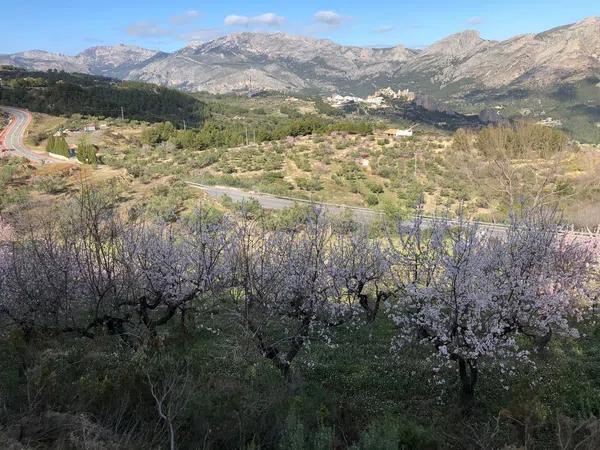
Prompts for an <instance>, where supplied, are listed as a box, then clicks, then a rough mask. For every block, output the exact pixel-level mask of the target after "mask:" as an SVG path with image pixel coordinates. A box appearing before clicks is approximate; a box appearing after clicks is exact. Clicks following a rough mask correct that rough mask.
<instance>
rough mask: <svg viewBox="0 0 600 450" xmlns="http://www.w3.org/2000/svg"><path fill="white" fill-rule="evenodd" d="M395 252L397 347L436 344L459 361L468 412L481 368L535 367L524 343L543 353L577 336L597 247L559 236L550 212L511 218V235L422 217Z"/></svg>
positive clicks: (441, 354) (403, 233)
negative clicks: (558, 339) (552, 342)
mask: <svg viewBox="0 0 600 450" xmlns="http://www.w3.org/2000/svg"><path fill="white" fill-rule="evenodd" d="M397 242H399V243H395V244H394V253H395V258H394V263H395V267H396V272H395V275H396V276H395V282H396V287H397V291H396V292H397V294H396V295H395V296H394V297H395V298H394V301H393V302H390V303H389V306H390V309H389V311H390V316H391V318H392V320H393V321H394V323H395V324H396V326H397V329H398V336H397V342H398V344H400V345H403V344H406V343H408V342H414V341H415V340H417V341H420V342H423V343H428V344H431V345H432V349H433V350H434V353H433V355H434V356H436V357H437V358H439V360H440V361H441V362H442V363H444V362H452V361H454V362H456V365H457V368H458V373H459V377H460V382H461V399H462V400H463V401H464V402H465V404H466V405H468V404H470V403H471V401H472V400H473V397H474V394H475V387H476V384H477V381H478V378H479V375H480V368H481V366H482V365H487V364H491V365H500V366H501V365H502V364H506V363H508V362H509V361H514V360H517V361H519V360H520V361H529V362H530V361H531V359H530V353H529V352H530V350H529V349H528V347H526V346H525V345H523V343H522V342H523V341H522V339H521V338H529V339H531V340H533V341H534V344H537V345H544V344H546V343H547V342H548V340H549V339H550V337H551V336H552V335H553V334H563V335H570V336H576V335H577V330H576V329H575V328H574V327H573V326H572V322H571V319H579V318H581V317H582V316H583V314H584V312H585V311H586V308H587V307H588V306H589V303H587V302H586V300H585V293H586V292H585V288H586V281H587V280H588V279H589V278H588V277H589V273H590V266H592V265H595V264H596V262H597V261H596V259H597V258H596V256H597V255H596V251H595V250H596V245H595V243H593V242H592V243H590V241H589V240H588V239H585V240H581V239H578V238H573V237H569V236H568V235H565V234H561V233H560V229H559V227H558V225H557V223H556V221H555V217H554V215H553V214H548V213H546V212H544V211H535V212H529V214H528V215H523V216H520V217H513V220H512V222H511V224H510V226H509V228H508V229H507V230H505V231H498V230H481V229H479V228H478V227H477V226H476V225H474V224H471V223H468V222H466V221H464V220H462V219H460V220H459V221H458V222H450V221H448V220H439V221H434V222H432V223H427V222H426V221H424V220H423V219H422V218H418V219H417V220H416V221H415V222H414V224H412V225H410V226H409V227H408V228H405V229H401V230H400V238H399V239H398V240H397Z"/></svg>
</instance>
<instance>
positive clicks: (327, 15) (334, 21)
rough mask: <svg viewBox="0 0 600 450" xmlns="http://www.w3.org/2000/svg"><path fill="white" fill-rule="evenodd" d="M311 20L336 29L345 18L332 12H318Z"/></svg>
mask: <svg viewBox="0 0 600 450" xmlns="http://www.w3.org/2000/svg"><path fill="white" fill-rule="evenodd" d="M313 18H314V19H315V21H316V22H320V23H324V24H326V25H329V26H330V27H338V26H340V25H341V24H342V22H343V21H344V20H345V19H346V17H344V16H342V15H340V14H338V13H336V12H334V11H318V12H316V13H315V15H314V16H313Z"/></svg>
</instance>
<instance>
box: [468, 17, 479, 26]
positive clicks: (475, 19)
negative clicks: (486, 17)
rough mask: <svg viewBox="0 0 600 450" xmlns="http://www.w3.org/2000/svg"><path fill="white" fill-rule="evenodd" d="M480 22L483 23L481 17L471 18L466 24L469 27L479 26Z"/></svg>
mask: <svg viewBox="0 0 600 450" xmlns="http://www.w3.org/2000/svg"><path fill="white" fill-rule="evenodd" d="M482 22H483V18H481V17H471V18H470V19H468V20H467V23H468V24H469V25H479V24H480V23H482Z"/></svg>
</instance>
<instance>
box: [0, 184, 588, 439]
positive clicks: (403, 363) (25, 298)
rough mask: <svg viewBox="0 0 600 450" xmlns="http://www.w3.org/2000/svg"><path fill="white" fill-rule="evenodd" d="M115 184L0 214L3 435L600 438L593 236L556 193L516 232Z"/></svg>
mask: <svg viewBox="0 0 600 450" xmlns="http://www.w3.org/2000/svg"><path fill="white" fill-rule="evenodd" d="M118 197H119V195H118V193H115V192H114V191H106V190H103V189H93V190H91V189H86V188H84V189H83V190H82V192H81V193H80V194H79V196H78V197H77V198H76V199H73V200H72V201H70V202H68V203H66V204H64V205H63V206H62V207H60V208H59V209H56V210H55V211H54V212H53V213H51V215H48V214H46V215H45V216H44V217H36V215H35V214H33V215H31V214H23V215H21V217H20V218H19V220H18V221H15V223H16V225H15V226H11V225H9V224H8V223H7V222H6V221H4V220H2V221H0V290H1V292H2V296H0V299H1V300H0V321H1V323H2V327H0V329H1V330H2V332H1V333H0V340H1V341H2V346H3V349H4V351H3V352H2V355H0V373H1V375H2V376H0V386H1V388H2V392H4V397H3V402H4V407H3V412H2V415H1V416H0V424H1V425H0V426H1V428H0V443H2V445H3V446H15V445H20V443H25V445H33V446H36V447H45V448H90V447H92V448H140V449H141V448H155V447H160V448H162V447H165V448H172V449H174V448H197V447H198V444H199V443H201V445H202V447H203V448H246V449H247V448H265V449H269V448H275V449H277V448H281V449H284V448H285V449H290V448H298V449H300V448H302V449H304V448H308V449H315V450H316V449H328V448H352V449H381V448H432V449H433V448H503V447H511V446H512V447H519V446H525V445H526V446H527V447H528V448H552V447H553V446H554V444H555V443H556V442H570V444H569V445H571V447H567V448H572V447H575V446H578V448H589V449H592V448H596V446H597V445H598V444H599V443H600V433H599V432H598V429H599V428H598V423H597V420H598V419H597V418H596V416H595V414H596V412H597V410H598V408H599V405H600V403H598V399H599V398H600V394H599V393H600V387H599V386H598V383H597V377H596V374H597V371H598V367H597V362H596V358H595V352H596V350H597V348H598V346H599V345H600V341H598V338H597V330H596V328H597V325H596V317H595V314H596V313H595V312H594V311H595V309H594V307H595V303H594V302H595V300H594V299H595V298H596V295H595V290H596V283H595V277H596V275H597V273H596V269H597V263H598V253H597V247H596V238H595V237H591V236H588V237H585V238H581V237H577V236H573V235H569V234H565V233H562V232H561V230H560V228H559V226H558V223H557V221H556V215H555V214H554V213H553V212H552V211H549V210H547V209H545V208H535V209H533V210H527V211H524V212H523V214H515V215H513V216H512V217H513V220H512V221H511V223H510V226H509V228H508V229H507V230H506V233H503V234H501V235H499V234H497V233H496V232H493V231H486V230H483V229H478V228H477V227H476V226H474V225H472V224H470V223H468V222H464V221H459V222H451V221H448V220H439V221H436V222H426V221H425V220H424V219H417V220H416V221H414V222H412V223H411V224H409V225H402V223H400V225H399V226H398V227H397V228H395V229H394V231H392V229H372V230H366V229H363V228H361V227H359V226H358V225H356V224H352V223H351V222H347V221H343V220H342V221H340V220H335V221H333V222H328V221H327V220H326V218H324V217H323V216H321V215H320V214H319V212H318V211H314V210H310V209H308V210H298V209H295V210H293V211H289V212H285V213H281V214H280V216H279V219H280V220H279V221H278V222H277V223H278V226H275V227H273V222H270V221H264V220H263V219H262V218H261V217H260V216H255V215H253V214H252V212H251V211H252V209H251V208H247V207H246V206H245V205H242V206H241V207H240V208H239V209H238V212H237V213H236V214H231V215H229V214H225V215H224V214H223V213H221V212H219V211H217V210H214V209H210V208H209V209H204V210H197V211H195V212H192V213H189V214H185V215H183V216H181V217H180V219H179V220H177V221H176V222H175V223H174V224H172V225H165V222H164V221H160V222H159V223H156V224H155V223H150V222H148V221H139V220H137V219H135V218H130V219H125V218H124V217H122V216H121V215H120V214H119V213H118V209H116V203H115V202H118ZM249 206H250V205H249ZM417 212H418V211H417ZM284 214H285V217H287V219H286V218H285V217H284ZM417 216H418V217H420V216H419V215H418V214H417ZM290 219H291V220H290Z"/></svg>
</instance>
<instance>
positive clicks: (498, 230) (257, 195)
mask: <svg viewBox="0 0 600 450" xmlns="http://www.w3.org/2000/svg"><path fill="white" fill-rule="evenodd" d="M187 184H188V185H189V186H191V187H194V188H197V189H202V190H203V191H204V192H206V193H207V194H209V195H210V196H212V197H223V196H225V195H227V196H229V197H231V199H232V200H234V201H236V202H240V201H242V200H245V201H248V200H253V199H254V200H256V201H258V202H259V203H260V205H261V206H262V207H263V208H265V209H274V210H278V209H284V208H289V207H291V206H294V204H304V205H311V204H312V205H315V206H317V207H319V208H322V209H323V210H324V211H325V212H327V213H329V214H334V215H339V214H341V213H343V212H345V211H348V212H350V213H351V214H352V216H353V217H354V219H355V220H356V221H357V222H360V223H365V224H368V223H371V222H373V221H374V220H375V219H377V218H381V217H382V216H383V213H382V212H380V211H375V210H372V209H368V208H359V207H356V206H346V205H338V204H334V203H324V202H311V201H308V200H303V199H296V198H291V197H282V196H276V195H271V194H265V193H263V192H254V191H244V190H242V189H237V188H233V187H228V186H208V185H204V184H200V183H194V182H191V181H188V182H187ZM424 220H425V221H426V222H431V221H433V220H435V217H434V216H424ZM410 221H411V219H408V220H407V221H406V224H409V223H410ZM448 222H449V223H455V224H458V223H459V222H458V221H457V220H449V221H448ZM472 223H474V224H477V225H478V226H479V227H480V229H485V230H487V231H489V232H491V233H492V234H498V235H504V234H505V233H506V230H507V228H508V227H507V225H504V224H501V223H491V222H479V221H473V222H472ZM562 232H566V233H569V234H570V235H573V236H578V237H582V238H589V237H591V236H597V234H595V233H593V232H589V231H588V232H580V231H575V230H573V229H572V228H571V227H565V228H564V229H563V231H562Z"/></svg>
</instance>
